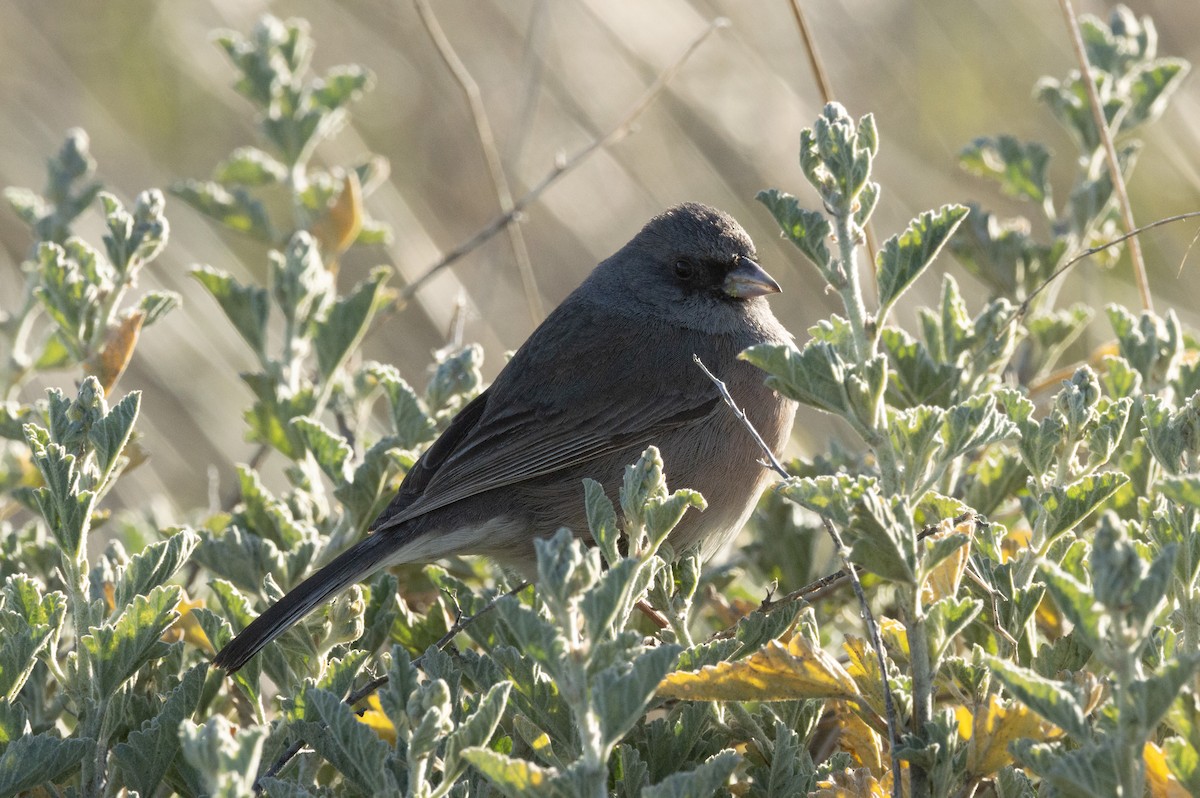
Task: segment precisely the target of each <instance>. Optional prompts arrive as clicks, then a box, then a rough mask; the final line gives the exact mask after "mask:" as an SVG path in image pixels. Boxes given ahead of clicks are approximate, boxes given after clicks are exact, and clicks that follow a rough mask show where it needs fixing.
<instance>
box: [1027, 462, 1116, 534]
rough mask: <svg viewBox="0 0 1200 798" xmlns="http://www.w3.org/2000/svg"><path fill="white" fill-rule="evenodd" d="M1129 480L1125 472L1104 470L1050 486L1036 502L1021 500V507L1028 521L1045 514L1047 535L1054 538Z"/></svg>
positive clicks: (1072, 526)
mask: <svg viewBox="0 0 1200 798" xmlns="http://www.w3.org/2000/svg"><path fill="white" fill-rule="evenodd" d="M1128 482H1129V477H1128V476H1126V475H1125V474H1121V473H1118V472H1116V471H1103V472H1101V473H1099V474H1092V475H1088V476H1085V477H1081V478H1080V479H1077V480H1076V481H1075V482H1072V483H1071V484H1070V485H1066V486H1063V487H1057V486H1056V487H1052V488H1050V489H1049V490H1048V491H1046V492H1045V493H1044V494H1043V495H1042V496H1041V497H1040V500H1039V501H1038V502H1036V503H1035V502H1033V500H1032V499H1023V500H1022V506H1023V507H1024V508H1025V512H1026V515H1027V517H1029V519H1030V521H1034V520H1035V519H1037V518H1039V517H1041V516H1043V515H1045V516H1046V522H1045V529H1046V533H1047V537H1048V538H1055V537H1057V536H1058V535H1061V534H1062V533H1063V532H1066V531H1067V530H1069V529H1072V528H1074V527H1075V525H1076V524H1078V523H1079V522H1080V521H1082V520H1083V519H1084V518H1086V517H1087V516H1088V515H1089V514H1090V513H1091V512H1093V511H1094V510H1095V509H1096V508H1097V507H1099V506H1100V505H1101V504H1103V503H1104V502H1105V501H1106V500H1107V499H1108V498H1109V497H1110V496H1112V495H1113V494H1114V493H1116V492H1117V491H1118V490H1120V489H1121V488H1122V487H1123V486H1124V485H1125V484H1126V483H1128Z"/></svg>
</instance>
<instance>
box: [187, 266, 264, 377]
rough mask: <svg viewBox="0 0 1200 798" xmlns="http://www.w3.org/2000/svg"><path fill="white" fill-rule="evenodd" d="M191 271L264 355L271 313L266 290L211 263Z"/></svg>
mask: <svg viewBox="0 0 1200 798" xmlns="http://www.w3.org/2000/svg"><path fill="white" fill-rule="evenodd" d="M191 274H192V276H193V277H195V278H196V280H197V281H198V282H199V283H200V284H201V285H202V286H204V287H205V288H206V289H207V290H208V292H209V293H210V294H212V297H213V299H215V300H217V304H218V305H220V306H221V310H222V311H224V312H225V315H226V316H227V317H228V318H229V321H231V322H232V323H233V326H234V328H235V329H236V330H237V331H238V332H239V333H241V335H242V338H244V339H245V340H246V343H248V344H250V348H251V349H253V350H254V353H255V354H257V355H258V357H259V359H260V360H262V359H263V358H265V357H266V343H267V316H268V314H269V313H270V304H269V299H268V295H267V290H266V289H265V288H259V287H258V286H253V285H251V286H244V285H242V284H241V283H239V282H238V281H237V280H235V279H233V276H232V275H230V274H228V273H226V272H223V271H218V270H217V269H213V268H212V267H210V266H200V267H199V268H196V269H193V270H192V272H191Z"/></svg>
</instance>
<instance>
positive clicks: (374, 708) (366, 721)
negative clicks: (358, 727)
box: [358, 693, 396, 745]
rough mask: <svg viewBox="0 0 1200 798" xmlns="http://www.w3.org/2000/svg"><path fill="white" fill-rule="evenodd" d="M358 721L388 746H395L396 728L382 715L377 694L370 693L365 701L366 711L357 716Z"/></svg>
mask: <svg viewBox="0 0 1200 798" xmlns="http://www.w3.org/2000/svg"><path fill="white" fill-rule="evenodd" d="M358 720H359V722H360V723H362V724H363V725H365V726H366V727H367V728H369V729H370V730H371V731H373V732H375V734H377V735H378V736H379V739H381V740H383V741H384V742H386V743H387V744H388V745H395V744H396V727H395V726H394V725H392V722H391V721H390V720H388V716H387V715H386V714H384V712H383V705H382V704H380V703H379V695H378V694H377V693H372V694H371V696H370V697H369V698H368V699H367V709H366V711H364V712H363V713H362V714H361V715H359V716H358Z"/></svg>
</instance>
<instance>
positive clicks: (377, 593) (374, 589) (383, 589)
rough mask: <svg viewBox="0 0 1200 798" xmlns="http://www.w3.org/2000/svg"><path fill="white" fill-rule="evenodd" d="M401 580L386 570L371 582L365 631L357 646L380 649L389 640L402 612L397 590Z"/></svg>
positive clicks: (364, 624)
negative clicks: (389, 635)
mask: <svg viewBox="0 0 1200 798" xmlns="http://www.w3.org/2000/svg"><path fill="white" fill-rule="evenodd" d="M399 589H400V582H399V580H398V579H396V577H395V575H393V574H390V573H388V572H387V571H384V572H383V573H381V574H379V575H378V576H377V577H375V579H374V581H372V582H371V591H370V599H369V600H368V602H367V610H366V613H365V614H364V616H363V633H362V637H360V638H359V639H358V640H357V641H355V643H354V646H355V648H361V649H363V650H365V651H378V650H379V649H380V648H382V647H383V646H384V644H385V643H387V642H388V632H389V631H390V630H391V628H392V624H393V623H395V622H396V619H397V617H399V614H400V608H399V599H398V597H397V591H398V590H399Z"/></svg>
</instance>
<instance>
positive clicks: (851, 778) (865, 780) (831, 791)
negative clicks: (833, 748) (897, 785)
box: [809, 768, 892, 798]
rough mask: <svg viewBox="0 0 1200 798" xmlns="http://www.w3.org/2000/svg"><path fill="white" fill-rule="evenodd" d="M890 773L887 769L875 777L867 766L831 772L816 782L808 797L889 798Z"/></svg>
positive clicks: (890, 790)
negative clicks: (880, 776)
mask: <svg viewBox="0 0 1200 798" xmlns="http://www.w3.org/2000/svg"><path fill="white" fill-rule="evenodd" d="M891 794H892V774H891V772H890V771H889V772H888V773H886V774H885V775H884V776H883V777H882V778H877V777H876V776H875V775H874V774H873V773H871V771H870V770H868V769H867V768H859V769H857V770H844V771H842V772H841V773H832V774H830V777H829V778H828V779H824V780H822V781H819V782H817V789H816V790H814V791H813V792H811V793H809V798H891Z"/></svg>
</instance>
